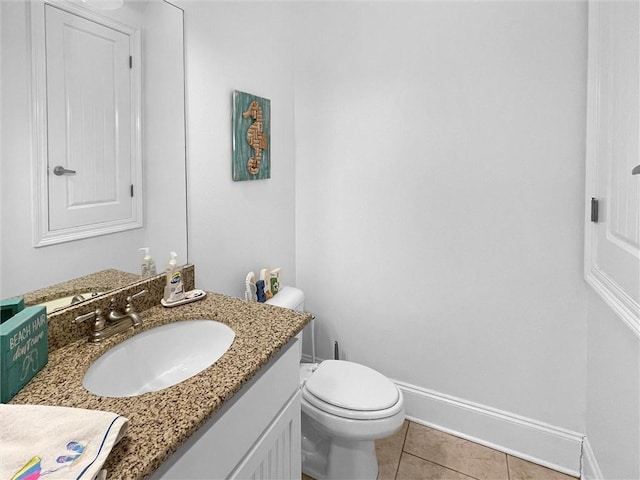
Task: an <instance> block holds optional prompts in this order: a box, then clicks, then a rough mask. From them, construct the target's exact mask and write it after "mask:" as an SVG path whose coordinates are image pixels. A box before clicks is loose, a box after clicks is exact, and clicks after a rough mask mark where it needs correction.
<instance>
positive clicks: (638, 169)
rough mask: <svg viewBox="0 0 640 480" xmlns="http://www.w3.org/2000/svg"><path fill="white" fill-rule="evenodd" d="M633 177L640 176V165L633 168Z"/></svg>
mask: <svg viewBox="0 0 640 480" xmlns="http://www.w3.org/2000/svg"><path fill="white" fill-rule="evenodd" d="M631 175H640V165H636V166H635V167H633V170H631Z"/></svg>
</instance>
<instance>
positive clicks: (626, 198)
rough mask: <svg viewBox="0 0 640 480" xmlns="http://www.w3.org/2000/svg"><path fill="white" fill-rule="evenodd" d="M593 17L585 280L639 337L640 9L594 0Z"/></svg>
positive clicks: (591, 4) (590, 29) (639, 6)
mask: <svg viewBox="0 0 640 480" xmlns="http://www.w3.org/2000/svg"><path fill="white" fill-rule="evenodd" d="M589 17H590V18H589V103H588V109H589V110H588V113H589V124H588V131H587V135H588V142H589V143H588V151H587V153H588V156H589V158H588V164H587V196H588V197H593V199H594V202H595V201H597V205H593V210H594V212H593V214H591V212H589V217H588V218H587V222H588V223H587V230H586V242H587V245H586V246H587V248H586V264H587V265H586V273H587V280H589V281H590V283H591V284H592V285H594V286H595V287H596V290H597V291H598V292H599V293H600V294H601V295H602V296H603V298H604V299H605V300H606V301H607V302H608V303H609V304H610V305H611V306H612V307H613V308H614V310H616V311H617V312H618V313H619V314H620V316H621V317H623V319H624V320H625V321H626V322H627V323H628V324H629V326H631V327H632V328H633V329H634V330H635V331H636V333H640V175H637V176H633V175H632V174H631V172H632V170H633V168H634V167H635V166H636V165H637V164H638V163H640V141H639V140H640V5H639V4H638V2H590V5H589ZM589 200H591V199H589ZM596 209H597V218H596V212H595V210H596Z"/></svg>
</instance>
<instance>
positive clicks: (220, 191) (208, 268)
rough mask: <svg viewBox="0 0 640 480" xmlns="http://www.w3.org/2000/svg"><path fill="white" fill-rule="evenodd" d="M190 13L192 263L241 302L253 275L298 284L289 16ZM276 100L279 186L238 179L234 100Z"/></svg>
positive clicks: (274, 163) (251, 8)
mask: <svg viewBox="0 0 640 480" xmlns="http://www.w3.org/2000/svg"><path fill="white" fill-rule="evenodd" d="M178 5H180V6H181V7H183V8H184V10H185V32H186V40H185V43H186V54H185V55H186V62H187V97H188V98H187V123H188V136H187V145H188V192H189V193H188V205H189V260H190V262H192V263H194V264H195V265H196V284H197V286H198V288H204V289H207V290H213V291H217V292H222V293H226V294H229V295H234V296H242V295H243V292H244V281H245V276H246V274H247V272H248V271H255V272H256V273H258V271H259V269H260V268H262V267H271V268H275V267H277V266H279V267H281V268H282V270H283V275H284V282H286V283H295V267H294V265H295V264H294V248H295V245H294V116H293V52H292V43H291V42H292V40H291V23H292V19H291V7H290V6H289V5H286V4H279V3H270V2H267V3H251V2H238V3H232V2H200V1H188V0H185V1H180V2H178ZM234 90H240V91H244V92H248V93H251V94H255V95H258V96H260V97H263V98H268V99H270V100H271V143H270V148H271V149H272V150H271V179H268V180H258V181H246V182H234V181H232V179H231V99H232V93H233V91H234Z"/></svg>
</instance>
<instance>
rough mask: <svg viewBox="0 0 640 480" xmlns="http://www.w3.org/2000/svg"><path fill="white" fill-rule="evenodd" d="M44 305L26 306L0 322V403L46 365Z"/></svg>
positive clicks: (46, 339) (4, 401) (45, 316)
mask: <svg viewBox="0 0 640 480" xmlns="http://www.w3.org/2000/svg"><path fill="white" fill-rule="evenodd" d="M48 335H49V328H48V323H47V311H46V309H45V307H42V306H39V307H26V308H24V309H23V310H21V311H19V312H18V313H16V314H15V315H14V316H12V317H11V318H9V319H8V320H5V321H4V322H2V324H0V403H6V402H8V401H9V400H11V399H12V398H13V396H14V395H15V394H16V393H18V392H19V391H20V389H22V387H24V386H25V385H26V384H27V383H29V381H30V380H31V379H32V378H33V377H34V376H35V374H36V373H38V372H39V371H40V369H42V367H44V366H45V365H46V364H47V361H48V359H49V338H48Z"/></svg>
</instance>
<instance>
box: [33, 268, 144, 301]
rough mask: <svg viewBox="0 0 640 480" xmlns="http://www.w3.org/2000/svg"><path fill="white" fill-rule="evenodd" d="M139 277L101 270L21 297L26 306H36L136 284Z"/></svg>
mask: <svg viewBox="0 0 640 480" xmlns="http://www.w3.org/2000/svg"><path fill="white" fill-rule="evenodd" d="M139 280H140V275H136V274H133V273H127V272H123V271H121V270H114V269H109V270H102V271H100V272H96V273H92V274H90V275H85V276H84V277H79V278H74V279H72V280H69V281H67V282H62V283H58V284H56V285H52V286H50V287H46V288H41V289H40V290H36V291H35V292H29V293H25V294H24V295H22V297H23V298H24V303H25V304H26V305H36V304H38V303H43V302H46V301H49V300H53V299H55V298H60V297H66V296H69V295H76V294H80V293H84V292H105V291H107V290H114V289H118V288H122V287H126V286H127V285H129V284H131V283H134V282H138V281H139Z"/></svg>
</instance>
